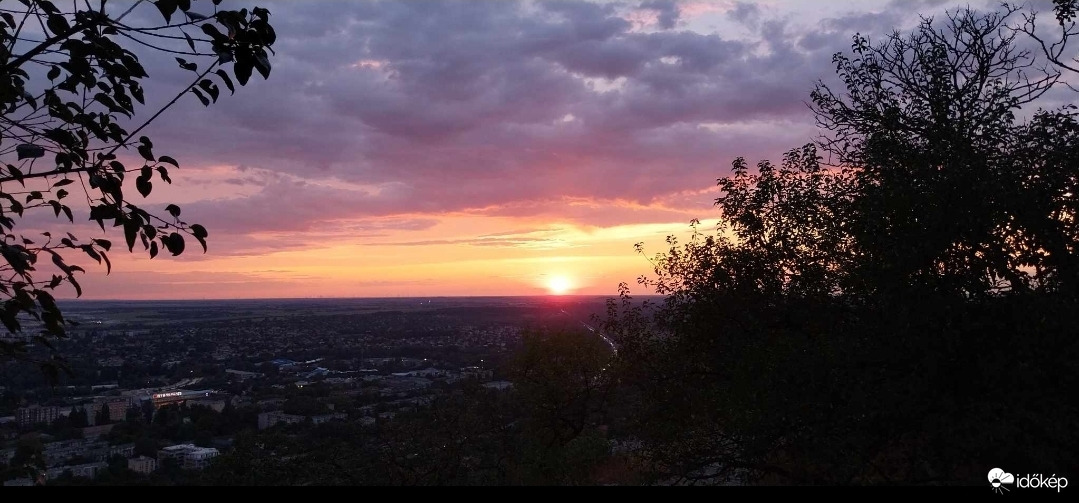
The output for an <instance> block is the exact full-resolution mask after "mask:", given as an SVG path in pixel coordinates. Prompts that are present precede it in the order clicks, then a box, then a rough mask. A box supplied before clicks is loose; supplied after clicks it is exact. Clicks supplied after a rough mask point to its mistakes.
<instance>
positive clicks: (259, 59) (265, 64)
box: [255, 51, 270, 79]
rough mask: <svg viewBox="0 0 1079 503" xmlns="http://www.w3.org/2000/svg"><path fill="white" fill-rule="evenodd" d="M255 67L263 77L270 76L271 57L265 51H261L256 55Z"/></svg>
mask: <svg viewBox="0 0 1079 503" xmlns="http://www.w3.org/2000/svg"><path fill="white" fill-rule="evenodd" d="M255 69H256V70H258V71H259V73H260V74H262V78H263V79H268V78H270V59H269V58H267V57H266V53H265V52H262V51H259V54H257V55H255Z"/></svg>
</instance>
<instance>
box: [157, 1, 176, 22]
mask: <svg viewBox="0 0 1079 503" xmlns="http://www.w3.org/2000/svg"><path fill="white" fill-rule="evenodd" d="M154 5H155V6H157V10H159V11H161V16H162V17H164V18H165V22H166V23H171V22H172V13H174V12H176V0H157V1H156V2H154Z"/></svg>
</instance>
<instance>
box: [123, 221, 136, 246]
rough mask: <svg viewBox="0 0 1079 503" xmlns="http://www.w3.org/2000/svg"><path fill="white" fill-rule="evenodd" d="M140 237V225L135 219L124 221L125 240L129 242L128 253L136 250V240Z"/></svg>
mask: <svg viewBox="0 0 1079 503" xmlns="http://www.w3.org/2000/svg"><path fill="white" fill-rule="evenodd" d="M138 236H139V223H138V222H136V221H135V220H134V219H130V218H129V219H127V220H124V239H125V240H127V251H129V252H130V251H134V250H135V238H137V237H138Z"/></svg>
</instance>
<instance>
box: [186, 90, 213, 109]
mask: <svg viewBox="0 0 1079 503" xmlns="http://www.w3.org/2000/svg"><path fill="white" fill-rule="evenodd" d="M191 92H193V93H195V96H198V98H199V101H201V102H202V106H204V107H208V106H210V100H209V99H208V98H207V97H205V96H203V95H202V93H200V92H199V90H198V89H195V88H193V87H192V88H191Z"/></svg>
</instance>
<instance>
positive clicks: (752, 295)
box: [604, 7, 1079, 484]
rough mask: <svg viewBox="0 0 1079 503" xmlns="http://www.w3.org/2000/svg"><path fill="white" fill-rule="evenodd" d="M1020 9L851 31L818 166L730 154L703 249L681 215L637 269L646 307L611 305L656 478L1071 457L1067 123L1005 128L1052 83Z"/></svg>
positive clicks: (788, 477) (642, 444) (819, 96)
mask: <svg viewBox="0 0 1079 503" xmlns="http://www.w3.org/2000/svg"><path fill="white" fill-rule="evenodd" d="M1015 12H1016V11H1015V10H1014V8H1012V7H1006V8H1005V10H1004V11H1002V12H998V13H987V14H980V13H976V12H974V11H971V10H960V11H955V12H951V13H949V15H948V16H947V17H946V18H945V19H944V20H942V21H938V22H934V21H933V20H930V19H924V20H923V21H922V23H921V24H920V25H919V26H918V28H916V29H915V30H914V31H913V32H912V33H911V34H908V35H902V34H899V33H895V34H893V35H891V36H889V37H887V38H886V39H884V40H883V41H882V42H879V43H871V42H870V41H869V40H867V39H865V38H864V37H862V36H855V37H854V43H853V45H852V50H851V54H849V55H845V54H837V55H836V56H835V58H834V61H835V63H836V67H837V72H838V74H839V76H840V77H841V81H842V82H843V89H842V91H833V90H832V89H830V88H829V87H828V86H827V85H825V84H824V83H823V82H822V83H820V84H819V85H818V86H817V88H816V89H815V90H814V92H813V93H812V95H811V96H812V101H813V109H814V111H815V112H816V114H817V119H818V122H819V124H820V125H821V126H822V129H823V137H822V139H821V141H820V142H819V145H818V146H819V149H820V151H821V152H823V153H824V154H826V156H825V158H822V157H821V156H820V155H819V154H818V146H815V145H807V146H805V147H802V148H800V149H795V150H792V151H790V152H788V153H787V154H786V156H785V157H784V160H783V163H782V164H781V165H780V166H779V167H776V166H773V165H772V164H771V163H769V162H767V161H765V162H762V163H760V164H758V166H757V169H756V172H754V173H751V172H750V170H749V168H748V166H747V164H746V162H745V160H744V159H741V158H739V159H737V160H735V162H734V173H733V174H732V175H731V176H729V177H726V178H723V179H721V180H720V181H719V185H720V187H721V189H722V191H723V195H722V197H720V198H719V199H718V200H717V201H716V204H717V206H718V207H719V209H720V211H721V214H722V218H721V220H720V224H719V228H718V230H719V232H718V233H717V235H715V236H705V235H703V234H701V233H699V232H697V231H696V224H694V233H693V236H692V238H691V239H690V241H689V242H687V243H684V244H683V243H679V242H678V241H676V240H674V239H673V238H671V239H669V244H670V249H669V250H668V251H667V252H666V253H663V254H659V255H657V256H656V257H655V258H653V259H652V261H653V264H654V272H655V276H654V277H642V278H641V283H642V284H644V285H646V286H648V287H650V288H652V289H654V290H655V291H656V292H657V293H660V294H663V295H665V299H664V302H663V303H662V304H661V305H659V306H654V307H655V309H654V310H650V309H649V308H647V307H645V308H642V307H638V306H634V305H633V304H631V303H630V298H629V296H628V290H626V289H624V288H623V291H622V293H623V304H622V305H621V306H619V305H617V304H616V303H614V302H612V304H611V309H610V313H611V315H610V316H609V322H608V323H607V324H606V325H605V327H604V328H605V330H607V331H608V333H609V335H611V336H613V337H615V338H616V339H617V340H618V341H619V360H620V361H619V365H618V367H617V368H618V374H619V375H620V376H621V378H622V382H623V383H624V385H625V386H626V388H628V389H629V390H630V391H631V392H630V393H626V397H628V398H629V399H631V400H633V403H634V404H635V408H633V409H632V412H631V413H630V417H629V418H628V422H629V424H630V426H629V433H630V434H631V435H632V436H633V438H635V439H636V440H638V441H639V445H638V447H637V448H636V449H635V451H634V452H635V454H636V456H637V457H638V458H639V459H640V460H641V462H642V463H643V465H644V466H647V467H648V468H649V471H650V474H651V476H652V479H653V480H655V481H659V482H666V483H691V482H692V483H721V482H729V481H732V480H733V481H740V482H747V481H749V482H752V481H766V482H780V483H791V482H795V483H803V484H810V483H833V484H834V483H907V484H911V483H973V482H976V481H977V482H981V481H982V479H983V478H984V470H985V468H984V467H985V466H989V465H993V464H1007V463H1010V464H1009V466H1011V465H1020V464H1037V465H1039V466H1048V467H1052V468H1049V469H1055V470H1058V471H1060V470H1064V469H1065V467H1068V466H1075V465H1076V464H1077V462H1079V460H1077V459H1076V457H1075V452H1079V451H1077V450H1076V447H1077V446H1079V438H1077V434H1076V433H1075V432H1074V431H1069V430H1068V427H1067V426H1065V425H1068V424H1074V417H1076V416H1075V415H1076V413H1077V411H1076V408H1075V407H1074V406H1072V405H1070V404H1069V403H1070V401H1069V400H1068V399H1067V398H1066V397H1068V396H1071V395H1072V394H1074V393H1075V392H1076V391H1077V389H1079V388H1077V386H1076V384H1077V381H1076V378H1075V376H1076V370H1077V369H1076V363H1075V362H1076V356H1079V348H1077V342H1076V340H1075V338H1074V336H1073V333H1074V331H1073V330H1071V329H1069V328H1068V327H1071V326H1074V324H1075V323H1076V321H1079V320H1077V317H1076V315H1075V313H1076V312H1077V311H1079V310H1077V308H1079V305H1077V302H1076V295H1075V294H1076V291H1077V285H1079V275H1077V272H1079V269H1077V268H1076V263H1077V262H1076V253H1079V232H1077V227H1076V225H1077V223H1076V222H1077V220H1076V210H1077V208H1076V206H1075V204H1076V203H1075V194H1076V193H1077V190H1079V186H1077V183H1079V165H1077V164H1076V163H1077V162H1079V151H1076V150H1075V149H1076V148H1077V146H1079V128H1077V127H1076V120H1075V114H1074V110H1075V109H1074V107H1071V106H1068V107H1064V108H1062V109H1059V110H1038V111H1036V112H1034V113H1032V114H1029V115H1030V117H1029V119H1026V120H1020V119H1019V117H1022V116H1023V112H1026V109H1025V108H1024V105H1030V104H1032V103H1034V101H1035V100H1037V99H1038V98H1039V97H1040V96H1042V95H1043V94H1044V93H1045V92H1047V91H1048V90H1049V89H1051V88H1052V87H1053V86H1054V85H1055V84H1056V83H1057V82H1058V80H1059V77H1060V76H1059V74H1058V73H1057V71H1056V70H1055V69H1054V68H1053V67H1050V66H1047V65H1046V64H1045V61H1044V60H1039V58H1038V55H1037V54H1036V53H1032V52H1029V51H1024V50H1022V49H1020V48H1019V47H1018V46H1019V44H1017V42H1016V36H1017V33H1016V32H1015V31H1010V30H1008V29H1007V23H1008V20H1009V19H1010V17H1011V16H1013V14H1014V13H1015ZM1039 61H1040V62H1039ZM825 160H827V161H828V162H827V163H825V162H824V161H825ZM1050 403H1051V404H1054V405H1053V406H1051V407H1050V406H1048V405H1047V404H1050ZM1059 404H1064V405H1063V406H1062V407H1058V405H1059ZM1050 409H1051V410H1050ZM1006 432H1011V433H1006Z"/></svg>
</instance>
